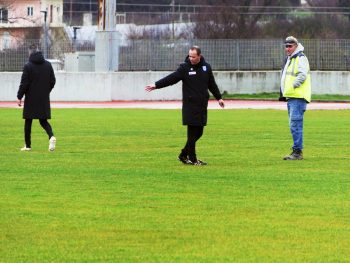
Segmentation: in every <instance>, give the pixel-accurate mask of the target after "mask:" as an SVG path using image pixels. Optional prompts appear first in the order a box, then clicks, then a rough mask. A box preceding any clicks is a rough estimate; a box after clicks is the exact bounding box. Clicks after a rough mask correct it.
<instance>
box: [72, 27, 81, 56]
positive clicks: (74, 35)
mask: <svg viewBox="0 0 350 263" xmlns="http://www.w3.org/2000/svg"><path fill="white" fill-rule="evenodd" d="M78 29H80V27H78V26H73V43H74V52H75V51H76V50H77V30H78Z"/></svg>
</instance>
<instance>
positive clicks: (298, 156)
mask: <svg viewBox="0 0 350 263" xmlns="http://www.w3.org/2000/svg"><path fill="white" fill-rule="evenodd" d="M303 159H304V158H303V152H302V150H294V149H293V152H292V153H291V154H290V155H287V156H285V157H284V158H283V160H290V161H295V160H303Z"/></svg>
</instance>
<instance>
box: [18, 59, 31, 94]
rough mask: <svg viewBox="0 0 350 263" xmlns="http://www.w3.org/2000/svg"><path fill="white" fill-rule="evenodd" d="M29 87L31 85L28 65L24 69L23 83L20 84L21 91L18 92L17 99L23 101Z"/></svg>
mask: <svg viewBox="0 0 350 263" xmlns="http://www.w3.org/2000/svg"><path fill="white" fill-rule="evenodd" d="M29 85H30V79H29V66H28V64H26V65H24V67H23V73H22V77H21V83H20V84H19V89H18V92H17V99H19V100H21V99H22V98H23V96H24V95H25V94H26V92H27V90H28V88H29Z"/></svg>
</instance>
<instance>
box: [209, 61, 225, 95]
mask: <svg viewBox="0 0 350 263" xmlns="http://www.w3.org/2000/svg"><path fill="white" fill-rule="evenodd" d="M208 88H209V90H210V92H211V94H213V96H214V97H215V99H217V100H220V99H222V96H221V93H220V90H219V88H218V85H217V84H216V82H215V78H214V75H213V71H212V70H211V67H209V86H208Z"/></svg>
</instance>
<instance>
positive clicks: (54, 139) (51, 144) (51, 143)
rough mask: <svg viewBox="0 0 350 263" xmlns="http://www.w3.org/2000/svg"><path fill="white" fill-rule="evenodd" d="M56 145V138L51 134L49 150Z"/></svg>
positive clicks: (52, 149) (53, 148)
mask: <svg viewBox="0 0 350 263" xmlns="http://www.w3.org/2000/svg"><path fill="white" fill-rule="evenodd" d="M55 147H56V138H55V137H54V136H52V137H51V138H50V140H49V151H51V152H52V151H54V150H55Z"/></svg>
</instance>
